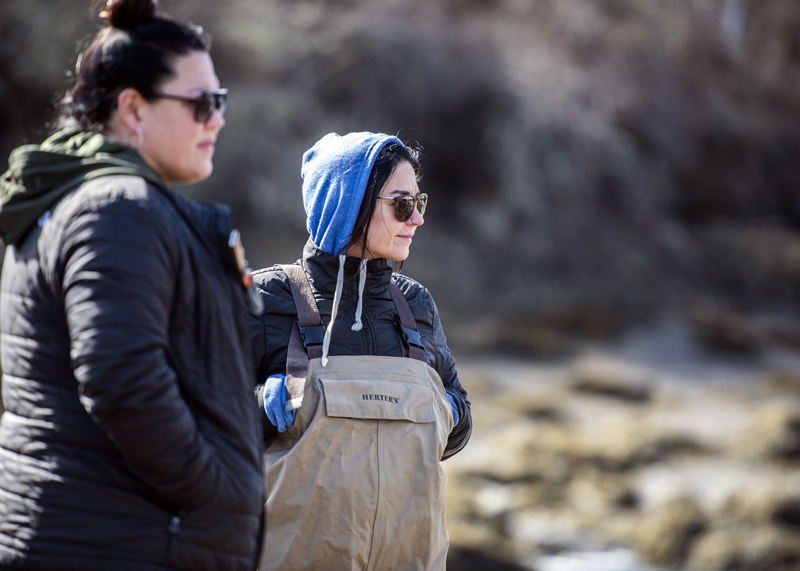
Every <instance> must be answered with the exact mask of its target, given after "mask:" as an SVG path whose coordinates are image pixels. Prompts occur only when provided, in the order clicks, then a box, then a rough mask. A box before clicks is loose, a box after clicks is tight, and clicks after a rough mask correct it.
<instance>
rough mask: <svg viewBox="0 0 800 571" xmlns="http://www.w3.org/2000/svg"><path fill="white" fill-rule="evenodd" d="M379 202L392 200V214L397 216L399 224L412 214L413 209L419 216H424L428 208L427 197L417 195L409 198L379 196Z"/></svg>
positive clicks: (425, 195)
mask: <svg viewBox="0 0 800 571" xmlns="http://www.w3.org/2000/svg"><path fill="white" fill-rule="evenodd" d="M378 199H379V200H394V213H395V214H396V215H397V220H398V221H399V222H405V221H406V220H408V219H409V218H411V215H412V214H413V213H414V208H416V209H417V211H418V212H419V215H420V216H423V215H424V214H425V208H427V206H428V195H427V194H418V195H417V196H411V195H410V194H407V195H405V196H379V197H378Z"/></svg>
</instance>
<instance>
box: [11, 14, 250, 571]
mask: <svg viewBox="0 0 800 571" xmlns="http://www.w3.org/2000/svg"><path fill="white" fill-rule="evenodd" d="M104 4H105V6H104V8H105V10H104V13H103V14H101V16H102V17H104V18H105V19H106V21H107V25H106V26H105V27H104V28H103V29H102V30H100V31H99V32H98V34H97V36H96V37H95V39H94V41H93V42H92V44H91V45H90V46H89V47H88V48H87V50H86V51H85V52H84V53H83V54H82V56H81V58H80V59H79V63H78V69H77V70H76V81H75V85H74V88H73V89H72V90H71V92H70V93H69V94H68V97H67V98H66V99H65V101H64V115H63V117H62V122H63V123H64V129H63V130H61V131H59V132H58V133H56V134H54V135H53V136H52V137H50V138H49V139H47V140H46V141H45V142H44V143H42V144H41V145H26V146H23V147H20V148H19V149H17V150H16V151H14V152H13V153H12V155H11V159H10V161H9V167H10V168H9V171H8V172H6V173H5V175H4V176H3V178H2V180H0V235H1V236H2V239H3V241H4V242H5V243H6V244H8V245H9V247H8V249H7V251H6V255H5V262H4V266H3V272H2V306H1V307H0V315H1V316H2V362H3V387H2V388H3V402H4V404H5V406H6V409H7V410H6V412H5V413H4V414H3V416H2V419H0V569H7V568H13V569H35V570H38V571H49V570H53V571H56V570H62V569H63V570H67V569H82V570H86V571H106V570H109V569H111V570H130V571H166V570H178V569H181V570H187V571H189V570H191V571H203V570H205V571H215V570H218V569H226V570H240V571H246V570H252V569H255V567H256V564H257V562H258V556H259V554H260V545H261V540H262V537H263V533H262V530H263V527H262V523H263V502H259V501H257V499H258V498H263V497H264V491H263V475H262V454H261V452H262V429H261V425H260V422H259V419H258V416H257V413H256V411H255V410H253V406H252V387H253V377H252V368H251V367H250V366H249V356H250V334H249V328H248V325H249V323H248V311H247V300H248V296H247V289H246V287H245V283H244V282H243V279H244V281H246V278H248V277H249V276H248V275H246V272H243V270H244V268H242V267H240V266H239V264H238V262H237V257H236V255H235V252H233V251H232V250H231V248H230V247H229V244H230V242H231V238H233V243H234V245H235V244H236V237H237V234H236V233H234V234H232V232H231V229H230V227H229V224H230V214H229V211H228V209H227V208H226V207H223V206H220V205H214V204H198V203H196V202H193V201H190V200H188V199H186V198H183V197H182V196H181V195H179V194H176V193H174V192H173V191H172V190H171V189H170V188H169V185H171V184H174V183H190V182H194V181H197V180H200V179H203V178H206V177H208V176H209V175H210V174H211V170H212V157H213V154H214V144H215V141H216V138H217V135H218V133H219V131H220V129H221V128H222V127H223V126H224V125H225V119H224V118H223V113H224V111H225V103H226V99H225V97H226V93H227V92H226V90H224V89H220V86H219V80H218V79H217V76H216V74H215V72H214V66H213V63H212V60H211V57H210V56H209V53H208V49H207V48H208V43H207V39H206V38H205V37H204V36H203V34H202V32H201V31H199V29H198V28H197V27H194V26H188V25H185V24H182V23H180V22H176V21H175V20H172V19H170V18H167V17H164V16H161V15H159V14H158V13H157V10H156V2H155V1H154V0H109V1H108V2H105V3H104ZM241 260H243V257H242V256H239V261H241ZM243 273H244V274H245V275H243Z"/></svg>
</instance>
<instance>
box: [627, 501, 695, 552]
mask: <svg viewBox="0 0 800 571" xmlns="http://www.w3.org/2000/svg"><path fill="white" fill-rule="evenodd" d="M706 525H707V520H706V517H705V516H704V515H703V513H702V511H701V510H700V508H699V507H698V506H697V504H696V503H695V502H694V501H693V500H689V499H682V500H675V501H672V502H670V503H668V504H666V505H664V506H661V507H659V508H658V509H656V510H655V511H654V512H653V513H651V514H648V515H647V516H645V517H644V519H643V521H642V524H641V526H640V527H639V528H638V529H637V531H636V535H635V537H634V546H635V548H636V550H637V551H638V552H639V553H641V554H642V556H643V557H644V558H645V559H646V560H647V561H649V562H650V563H653V564H655V565H662V566H671V567H678V566H680V565H682V564H683V563H684V561H685V560H686V557H687V556H688V554H689V552H690V550H691V548H692V544H693V543H694V542H695V541H696V540H697V538H698V536H699V534H700V533H701V532H702V531H703V529H704V528H705V527H706Z"/></svg>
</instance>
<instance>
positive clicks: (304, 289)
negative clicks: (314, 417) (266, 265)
mask: <svg viewBox="0 0 800 571" xmlns="http://www.w3.org/2000/svg"><path fill="white" fill-rule="evenodd" d="M280 268H281V269H282V270H283V271H284V273H285V274H286V277H287V278H288V279H289V288H290V289H291V291H292V299H293V300H294V305H295V308H296V309H297V321H296V322H295V323H294V326H293V327H292V333H291V336H290V337H289V347H288V349H287V353H286V410H294V409H297V408H300V406H301V405H302V404H303V393H304V392H305V386H306V375H307V374H308V360H309V358H310V359H316V358H319V357H322V336H323V335H324V326H323V325H322V320H321V319H320V316H319V310H318V309H317V302H316V301H315V300H314V293H313V292H312V291H311V286H310V285H309V283H308V277H307V276H306V272H305V271H304V270H303V268H302V266H296V265H285V266H284V265H282V266H280ZM301 327H302V328H304V329H305V328H309V329H308V330H307V331H308V333H307V335H306V340H307V341H316V340H317V339H316V338H314V339H312V338H311V337H312V332H316V333H315V334H316V336H317V337H318V338H319V343H318V344H312V345H307V344H306V343H304V342H303V334H302V333H301V330H300V328H301ZM317 328H319V329H317Z"/></svg>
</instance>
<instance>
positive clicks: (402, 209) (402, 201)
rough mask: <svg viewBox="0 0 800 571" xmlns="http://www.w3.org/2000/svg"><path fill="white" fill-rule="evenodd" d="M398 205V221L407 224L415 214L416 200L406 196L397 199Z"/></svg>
mask: <svg viewBox="0 0 800 571" xmlns="http://www.w3.org/2000/svg"><path fill="white" fill-rule="evenodd" d="M396 204H397V206H396V207H395V212H396V213H397V219H398V220H399V221H400V222H405V221H406V220H408V218H409V216H411V213H412V212H414V198H413V197H411V196H404V197H402V198H399V199H396Z"/></svg>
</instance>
